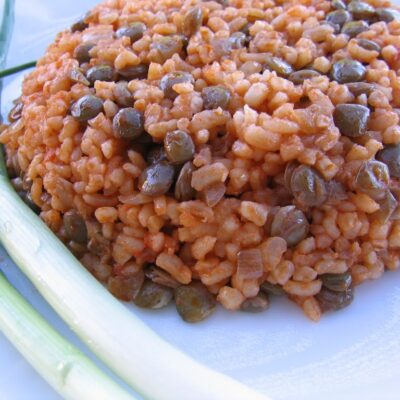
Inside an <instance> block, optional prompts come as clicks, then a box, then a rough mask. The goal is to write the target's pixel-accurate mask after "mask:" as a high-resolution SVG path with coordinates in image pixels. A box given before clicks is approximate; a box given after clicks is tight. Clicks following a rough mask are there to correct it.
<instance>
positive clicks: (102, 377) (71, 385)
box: [0, 273, 135, 400]
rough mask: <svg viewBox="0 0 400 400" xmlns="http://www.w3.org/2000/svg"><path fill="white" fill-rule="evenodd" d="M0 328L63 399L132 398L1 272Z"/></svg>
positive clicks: (129, 399) (103, 399)
mask: <svg viewBox="0 0 400 400" xmlns="http://www.w3.org/2000/svg"><path fill="white" fill-rule="evenodd" d="M0 331H1V332H3V333H4V335H5V336H6V337H7V338H8V339H9V340H10V342H11V343H12V344H13V345H14V346H15V347H16V348H17V349H18V350H19V352H20V353H21V354H22V355H23V356H24V357H25V358H26V360H27V361H28V362H29V363H30V364H31V365H32V366H33V367H34V368H35V369H36V371H37V372H39V373H40V375H41V376H42V377H43V378H44V379H45V380H46V381H47V382H48V383H49V384H50V385H51V386H52V387H53V388H54V389H55V390H56V391H57V392H58V393H59V394H60V395H61V396H63V398H66V399H76V400H82V399H102V400H109V399H118V400H120V399H123V400H134V399H135V397H134V396H132V395H130V394H129V393H128V392H126V391H125V390H124V389H122V388H121V387H120V386H118V385H117V384H116V383H115V382H114V381H113V380H112V379H110V378H109V377H108V376H107V375H106V374H105V373H104V372H102V371H101V370H100V369H99V368H98V367H97V366H96V365H95V364H94V363H93V362H92V361H91V360H89V359H88V358H87V357H86V356H85V355H84V354H83V353H82V352H81V351H80V350H78V349H77V348H76V347H75V346H72V345H71V344H70V343H69V342H68V341H67V340H65V339H64V338H63V337H62V336H61V335H59V334H58V333H57V332H56V331H55V330H54V329H53V328H52V327H51V326H50V325H49V324H48V323H47V322H46V321H45V320H44V319H43V318H42V317H41V316H40V315H39V314H38V313H37V312H36V311H35V310H34V309H33V308H32V306H30V305H29V304H28V303H27V302H26V300H25V299H24V298H23V297H22V296H21V295H20V294H19V293H18V292H17V291H16V290H15V289H14V288H13V287H12V286H11V285H10V284H9V282H8V281H7V279H6V278H5V277H4V275H3V274H2V273H0Z"/></svg>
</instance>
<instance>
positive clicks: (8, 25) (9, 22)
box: [0, 0, 14, 67]
mask: <svg viewBox="0 0 400 400" xmlns="http://www.w3.org/2000/svg"><path fill="white" fill-rule="evenodd" d="M2 11H3V12H2V14H1V15H2V19H1V22H0V67H2V66H3V65H4V63H5V61H6V57H7V51H8V47H9V45H10V41H11V34H12V30H13V24H14V1H13V0H3V10H2Z"/></svg>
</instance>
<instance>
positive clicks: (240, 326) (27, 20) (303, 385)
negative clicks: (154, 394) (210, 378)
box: [0, 0, 400, 400]
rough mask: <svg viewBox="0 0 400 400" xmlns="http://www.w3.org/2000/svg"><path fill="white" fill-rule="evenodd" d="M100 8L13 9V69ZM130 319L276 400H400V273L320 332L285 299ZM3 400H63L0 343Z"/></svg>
mask: <svg viewBox="0 0 400 400" xmlns="http://www.w3.org/2000/svg"><path fill="white" fill-rule="evenodd" d="M95 3H96V1H95V0H79V1H78V0H73V1H72V0H70V1H54V0H35V1H34V2H33V1H32V2H31V1H27V0H17V1H16V23H15V28H14V36H13V40H12V45H11V48H10V53H9V57H8V65H9V66H12V65H16V64H20V63H23V62H26V61H30V60H32V59H36V58H37V57H38V56H40V55H41V54H42V53H43V51H44V49H45V47H46V45H47V44H48V43H50V42H51V40H52V39H53V37H54V35H55V34H56V33H57V32H58V31H59V30H61V29H62V28H63V27H66V26H68V25H70V23H71V21H73V20H74V19H76V18H77V17H78V16H80V15H81V14H83V13H84V12H85V11H86V10H87V9H89V8H90V7H91V6H93V5H94V4H95ZM77 10H79V11H77ZM20 79H21V77H17V78H16V79H14V80H11V79H8V80H6V82H5V84H6V86H5V89H4V91H3V105H2V109H3V110H4V111H6V109H7V108H9V104H10V101H11V100H12V99H13V98H15V97H17V96H18V92H19V83H20ZM0 207H1V205H0ZM0 269H1V270H3V271H4V272H5V274H6V275H7V276H8V278H9V279H10V281H11V282H12V283H13V284H14V286H16V287H17V288H18V290H19V291H20V292H21V293H22V294H23V295H24V296H25V297H26V298H27V299H28V300H29V301H30V302H31V304H33V305H34V306H35V307H36V308H37V309H38V310H39V311H40V312H41V313H42V315H44V316H45V318H46V319H47V320H48V321H49V322H50V323H51V324H53V325H54V326H55V327H56V328H57V329H58V330H59V331H60V332H61V333H62V334H64V335H65V336H66V337H67V338H68V339H69V340H71V341H73V342H74V343H75V344H77V345H78V346H79V347H81V348H82V349H84V350H85V351H86V349H85V347H84V345H83V344H81V343H80V342H79V340H78V339H77V338H76V336H75V335H74V334H73V333H72V332H71V331H70V330H69V328H68V327H67V326H66V325H65V324H64V323H63V322H62V321H61V320H60V319H59V318H58V317H57V316H56V315H55V313H54V312H53V311H52V310H51V309H50V307H49V306H48V305H47V304H46V303H45V302H44V301H43V299H42V298H41V296H40V295H39V294H38V293H37V292H36V290H35V289H34V288H33V287H32V285H31V284H30V283H29V281H27V279H26V278H25V277H24V276H23V275H22V274H21V273H20V272H19V270H18V269H17V268H16V267H15V266H14V265H13V264H12V262H11V261H10V260H9V259H8V257H7V255H6V254H5V253H4V251H3V250H1V249H0ZM131 309H132V312H135V313H136V314H138V315H139V316H140V317H141V318H142V319H143V320H144V321H146V323H148V324H149V325H150V326H151V327H152V328H153V329H154V330H155V331H156V332H157V333H158V334H159V335H160V336H162V337H163V338H165V339H166V340H167V341H169V342H170V343H172V344H174V345H175V346H177V347H179V348H181V349H183V350H184V351H185V352H187V353H188V354H190V355H191V356H193V357H194V358H196V359H197V360H199V361H201V362H203V363H205V364H207V365H209V366H211V367H212V368H215V369H217V370H219V371H222V372H224V373H226V374H228V375H231V376H232V377H234V378H237V379H238V380H241V381H243V382H244V383H246V384H248V385H250V386H252V387H254V388H256V389H258V390H260V391H261V392H264V393H266V394H268V395H270V396H271V397H272V398H273V399H276V400H289V399H292V400H295V399H296V400H314V399H315V400H321V399H325V400H329V399H332V400H333V399H335V400H336V399H341V400H350V399H351V400H353V399H360V398H362V399H363V400H376V399H385V400H391V399H392V400H398V399H399V398H400V394H399V380H400V370H399V365H400V273H396V272H387V273H386V274H385V276H384V277H383V278H382V279H380V280H378V281H375V282H369V283H366V284H364V285H362V286H361V287H359V288H357V290H356V297H355V300H354V303H353V304H352V306H351V307H349V308H347V309H345V310H343V311H341V312H338V313H334V314H330V315H327V316H325V317H324V318H323V319H322V321H321V322H320V323H319V324H313V323H311V322H309V321H308V320H307V319H306V318H305V317H304V316H303V315H302V313H301V311H300V310H299V309H297V308H296V306H294V305H293V304H291V303H290V302H289V301H287V300H284V299H273V301H272V304H271V307H270V309H269V310H268V311H267V312H266V313H265V314H258V315H257V314H256V315H250V314H243V313H229V312H226V311H223V310H222V309H218V310H217V312H216V313H215V314H214V315H213V316H212V317H211V318H209V319H208V320H206V321H204V322H203V323H200V324H196V325H188V324H185V323H183V322H182V321H181V320H180V318H179V317H178V316H177V314H176V312H175V310H174V308H173V307H172V306H171V307H170V308H169V309H167V310H161V311H157V312H150V311H142V310H138V309H136V308H134V307H131ZM132 362H135V361H134V360H132ZM171 362H173V360H171ZM205 384H206V383H205ZM0 399H7V400H39V399H40V400H54V399H58V396H57V394H56V393H55V392H54V391H53V390H52V389H50V388H49V387H48V386H47V385H46V383H45V382H44V381H43V380H42V379H41V378H40V377H39V376H38V375H37V374H36V372H35V371H34V370H33V369H32V368H31V367H30V366H29V365H28V364H27V363H26V362H25V361H24V360H23V359H22V358H21V356H20V355H19V354H18V353H17V352H16V351H15V350H14V349H13V348H12V346H11V345H10V344H9V343H8V342H7V340H6V339H5V338H4V337H3V336H2V335H1V334H0ZM177 400H181V399H177ZM182 400H183V399H182ZM184 400H186V399H184Z"/></svg>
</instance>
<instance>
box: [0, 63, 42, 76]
mask: <svg viewBox="0 0 400 400" xmlns="http://www.w3.org/2000/svg"><path fill="white" fill-rule="evenodd" d="M34 66H36V61H30V62H27V63H25V64H20V65H17V66H15V67H12V68H7V69H3V70H2V71H0V78H5V77H6V76H9V75H12V74H16V73H17V72H20V71H23V70H24V69H28V68H32V67H34Z"/></svg>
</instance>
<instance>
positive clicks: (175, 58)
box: [0, 0, 400, 322]
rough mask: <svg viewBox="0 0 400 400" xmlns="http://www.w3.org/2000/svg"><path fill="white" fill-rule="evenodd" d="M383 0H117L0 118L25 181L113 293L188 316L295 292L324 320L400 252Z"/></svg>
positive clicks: (60, 45) (92, 15)
mask: <svg viewBox="0 0 400 400" xmlns="http://www.w3.org/2000/svg"><path fill="white" fill-rule="evenodd" d="M399 16H400V13H399V11H397V10H395V9H394V8H393V6H391V5H390V3H389V2H388V1H387V0H365V1H364V2H361V1H357V0H353V1H351V2H347V3H346V2H344V1H342V0H332V1H321V0H300V1H298V0H296V1H292V0H290V1H281V0H227V1H225V0H218V1H205V2H201V1H198V0H190V1H178V0H134V1H132V0H108V1H105V2H104V3H102V4H100V5H99V6H97V7H96V8H95V9H94V10H92V11H91V12H89V13H88V14H86V15H85V17H84V18H82V20H80V21H78V22H77V23H75V24H74V25H73V26H72V27H71V29H69V30H66V31H64V32H62V33H60V34H59V35H58V36H57V38H56V40H55V42H54V43H53V44H52V45H51V46H50V47H49V48H48V50H47V52H46V53H45V55H44V56H43V58H41V59H40V60H39V62H38V66H37V68H36V69H35V70H34V71H33V72H32V73H31V74H29V75H28V76H27V77H26V78H25V80H24V83H23V88H22V95H21V97H20V98H19V99H18V100H17V102H16V106H15V108H14V109H13V110H12V112H11V113H10V115H9V120H10V125H9V126H8V127H7V128H6V129H5V130H3V132H2V133H1V135H0V142H1V143H3V144H5V146H6V147H5V148H6V156H7V164H8V167H9V171H10V174H11V177H12V178H13V184H14V186H15V187H16V189H17V190H18V191H19V193H20V194H21V196H22V197H23V198H24V200H25V201H26V202H27V203H29V204H30V205H31V207H32V208H33V209H34V210H35V211H37V212H38V213H39V214H40V217H41V218H42V219H43V220H44V221H45V222H46V224H47V225H48V226H49V227H50V228H51V229H52V230H53V231H54V232H55V233H56V234H57V235H58V236H59V237H60V239H61V240H62V241H63V242H64V243H65V244H66V245H67V246H68V247H69V248H70V249H71V251H73V252H74V254H75V255H76V256H77V257H78V258H79V259H80V260H81V262H82V264H83V265H84V266H85V267H86V268H87V269H88V270H89V271H90V272H92V273H93V275H94V276H95V277H96V278H97V279H99V280H100V281H102V282H105V283H106V284H107V286H108V288H109V290H110V291H111V292H112V293H113V294H114V295H115V296H117V297H118V298H120V299H122V300H126V301H134V302H135V303H136V304H137V305H139V306H141V307H147V308H160V307H163V306H165V305H167V304H168V303H169V302H170V301H171V299H172V298H173V297H175V302H176V306H177V309H178V312H179V314H180V315H181V316H182V318H183V319H185V320H186V321H191V322H193V321H199V320H201V319H203V318H205V317H206V316H208V315H209V314H210V313H211V312H212V311H213V309H214V307H215V300H217V301H219V302H220V303H221V304H222V305H223V306H224V307H225V308H227V309H229V310H238V309H242V310H245V311H262V310H265V309H266V308H267V307H268V302H269V299H268V296H269V295H279V294H286V295H287V296H288V297H289V298H290V299H291V300H293V301H294V302H295V303H297V304H298V305H299V306H300V307H302V309H303V311H304V312H305V314H306V315H307V316H308V317H309V318H311V319H312V320H314V321H317V320H319V319H320V317H321V313H322V312H323V311H327V310H336V309H339V308H342V307H345V306H347V305H349V304H350V303H351V301H352V299H353V291H354V286H356V285H358V284H360V283H361V282H363V281H365V280H368V279H376V278H378V277H380V276H381V275H382V274H383V272H384V270H385V268H386V269H390V270H394V269H396V268H397V267H398V264H399V257H400V213H399V208H398V203H397V199H398V196H399V193H400V185H399V178H400V126H399V116H400V75H399V71H400V36H399V35H400V18H399Z"/></svg>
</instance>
